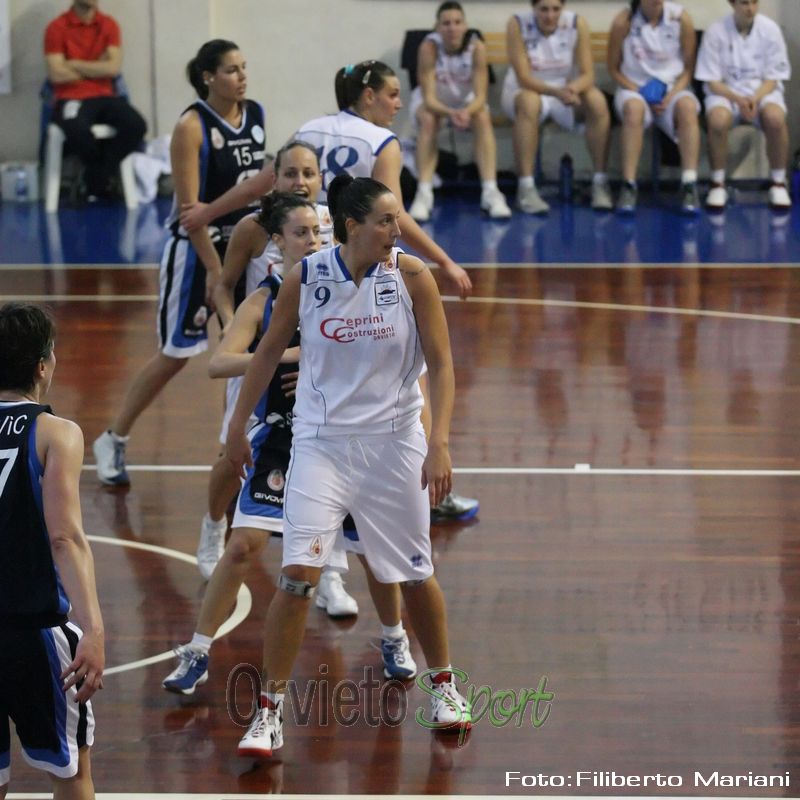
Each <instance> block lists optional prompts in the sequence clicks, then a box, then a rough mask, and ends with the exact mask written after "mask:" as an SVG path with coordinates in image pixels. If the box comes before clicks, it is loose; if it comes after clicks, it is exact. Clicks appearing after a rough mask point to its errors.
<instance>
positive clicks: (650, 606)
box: [0, 265, 800, 797]
mask: <svg viewBox="0 0 800 800" xmlns="http://www.w3.org/2000/svg"><path fill="white" fill-rule="evenodd" d="M472 275H473V280H474V281H475V285H476V299H475V302H472V301H471V302H468V303H461V302H456V301H452V300H450V301H448V302H447V306H446V308H447V314H448V319H449V322H450V329H451V336H452V339H453V346H454V357H455V363H456V377H457V384H458V393H457V402H456V411H455V416H454V425H453V434H452V451H453V455H454V462H455V464H456V466H457V467H458V468H459V469H460V470H461V472H460V474H458V475H457V480H456V487H457V490H458V491H459V492H460V493H462V494H466V495H470V496H475V497H479V498H480V500H481V512H480V516H479V519H478V520H476V521H473V522H471V523H468V524H464V525H447V526H439V527H437V528H436V529H435V530H434V534H433V545H434V553H435V558H436V566H437V572H438V576H439V580H440V582H441V584H442V586H443V588H444V591H445V593H446V596H447V601H448V610H449V619H450V635H451V642H452V652H453V659H454V665H455V666H456V667H458V668H460V669H461V670H463V671H464V672H466V673H468V675H469V678H468V684H472V685H474V686H475V687H481V686H484V685H485V686H489V687H491V690H492V691H493V692H495V693H499V692H501V691H506V692H515V693H519V692H520V690H522V689H534V690H535V689H537V688H542V687H545V686H546V690H547V691H550V692H552V693H553V699H552V702H551V703H549V704H545V703H540V705H539V706H538V709H537V711H538V717H537V722H541V721H542V718H543V717H546V719H544V722H543V724H541V725H539V726H538V727H536V726H535V725H534V724H532V720H531V706H530V705H529V706H528V708H527V712H526V714H525V716H524V718H522V719H519V718H515V719H513V720H512V721H510V722H509V723H508V724H507V725H505V726H503V727H500V726H497V725H493V724H492V723H491V722H490V720H489V719H488V718H483V719H481V720H480V721H479V722H478V723H477V725H476V726H475V729H474V730H473V733H472V735H471V737H470V738H469V740H468V741H467V742H466V743H465V745H464V746H462V747H458V746H456V745H457V743H456V742H453V741H448V740H441V739H439V738H436V737H434V736H432V735H431V734H430V733H429V732H428V731H427V730H425V729H424V728H423V727H422V726H420V725H419V724H417V723H416V722H415V720H414V714H415V712H416V710H417V708H420V707H423V708H425V709H427V703H428V699H427V697H425V695H424V694H423V693H422V692H421V690H420V689H419V688H416V687H409V689H408V691H407V693H405V692H399V691H394V692H388V691H386V690H384V692H383V694H382V695H381V694H380V692H379V691H378V689H373V690H372V691H366V690H365V691H362V692H361V705H360V706H350V707H349V708H346V709H345V710H349V711H350V712H352V711H353V709H354V708H355V709H357V710H358V711H359V712H360V713H361V715H360V718H359V719H358V720H357V721H355V723H354V724H352V725H343V724H337V723H336V721H335V720H334V719H333V712H332V710H331V708H330V698H332V697H333V696H334V691H333V688H334V686H336V684H337V683H340V682H341V681H343V680H347V679H349V680H352V681H355V682H359V681H361V680H362V679H364V677H365V668H366V667H371V668H373V669H374V670H375V672H376V673H378V666H379V654H378V652H377V651H376V650H375V649H374V646H373V644H374V641H375V639H376V637H377V634H378V631H379V627H378V621H377V617H376V615H375V612H374V610H373V609H372V608H371V606H370V602H369V599H368V595H367V591H366V583H365V579H364V575H363V572H362V571H361V570H360V568H359V566H358V565H357V564H355V563H354V564H353V565H352V572H351V575H350V577H349V580H348V588H349V589H350V590H351V591H352V593H353V595H354V596H355V597H356V598H357V599H358V602H359V605H360V608H361V612H360V614H359V616H358V618H357V619H356V620H354V621H349V622H335V621H332V620H330V619H328V618H327V617H326V616H325V615H324V614H323V613H322V612H320V611H318V610H317V609H312V611H311V613H310V615H309V624H308V631H307V635H306V640H305V645H304V648H303V650H302V654H301V657H300V659H299V661H298V663H297V665H296V669H295V675H294V677H295V678H296V680H297V681H298V683H299V684H300V685H301V686H302V687H305V681H306V680H307V679H309V678H315V679H316V680H317V681H318V683H317V689H318V692H317V694H316V695H315V696H314V699H313V702H312V703H311V708H310V714H309V719H308V722H307V724H306V725H301V724H299V722H298V719H297V717H298V715H297V713H294V712H292V711H290V712H289V714H288V722H287V725H286V731H285V733H286V745H285V747H284V748H283V750H281V751H280V755H279V757H276V758H275V759H273V760H272V761H271V762H268V763H263V764H260V765H256V764H254V763H253V762H252V761H249V760H241V759H239V758H237V756H236V742H237V740H238V738H239V737H240V735H241V733H242V729H241V728H240V727H237V726H236V725H235V724H234V722H233V721H232V720H231V717H230V715H229V710H228V707H227V706H228V704H229V703H228V701H229V700H230V692H228V693H227V695H228V696H227V700H226V686H227V682H228V677H229V674H230V673H231V672H232V670H234V669H235V668H236V666H237V665H239V664H248V663H249V664H254V665H257V664H259V662H260V646H261V635H262V628H261V624H262V620H263V617H264V610H265V606H266V604H267V603H268V602H269V599H270V597H271V595H272V593H273V591H274V588H273V586H274V581H275V579H276V576H277V575H278V566H279V563H280V562H279V558H280V542H279V540H276V539H273V540H272V542H271V544H270V547H269V548H268V550H267V554H266V556H265V558H264V560H263V564H262V565H261V567H260V568H259V569H257V570H255V571H254V572H253V574H252V575H251V576H250V577H249V579H248V580H247V586H248V588H249V590H250V592H251V593H252V610H251V611H250V613H249V615H247V617H246V618H245V619H244V621H242V622H241V624H239V625H238V626H237V627H236V628H235V629H234V630H233V631H232V632H231V633H230V634H228V635H227V636H225V637H224V638H223V639H221V640H220V641H219V642H218V643H217V644H216V645H215V647H214V649H213V651H212V671H211V678H210V680H209V682H208V683H207V684H206V685H205V686H204V687H201V688H200V689H199V690H198V691H197V693H196V695H195V696H194V697H192V698H187V699H179V698H176V697H175V696H174V695H170V694H167V693H165V692H164V691H163V690H162V689H161V686H160V682H161V679H162V678H163V677H164V676H165V675H166V673H167V672H168V671H169V670H170V669H171V661H168V660H166V661H160V662H158V663H155V664H151V665H149V666H140V667H134V668H130V669H125V670H124V671H119V672H116V673H115V674H110V675H109V676H108V677H107V679H106V682H105V683H106V688H105V690H104V691H103V692H102V693H101V694H100V695H99V696H98V697H97V699H96V702H95V711H96V716H97V740H96V745H95V747H94V749H93V756H92V758H93V766H94V774H95V781H96V785H97V788H98V790H99V791H101V792H141V793H144V794H149V793H155V792H173V793H178V792H185V793H193V792H209V793H211V792H215V793H226V796H230V795H231V794H237V793H239V794H248V793H252V794H256V793H267V792H270V791H272V792H285V793H294V794H298V795H309V794H367V795H370V796H378V795H389V794H396V793H402V794H428V793H430V794H456V795H469V794H489V795H505V794H509V793H516V794H525V793H529V794H559V795H574V794H587V795H614V794H645V795H654V794H659V795H664V794H673V795H704V796H728V797H730V796H745V795H750V796H754V795H757V796H781V795H783V796H795V795H796V794H797V791H798V787H799V786H800V703H799V702H798V681H799V679H800V591H799V590H800V586H799V585H798V581H799V580H800V570H799V568H798V565H800V558H799V556H800V536H799V535H798V534H799V532H800V455H799V454H800V415H798V408H800V368H799V365H800V328H799V327H798V325H800V287H799V283H798V277H800V276H799V275H798V273H797V272H795V271H792V270H791V269H788V268H775V269H769V268H758V267H756V268H744V269H734V268H731V269H727V268H724V267H716V268H705V267H697V268H695V267H693V266H691V265H684V266H677V267H672V268H652V267H651V268H647V269H640V268H637V267H635V266H627V267H622V268H614V267H609V268H586V269H579V268H572V269H557V268H529V269H505V268H493V267H491V266H490V267H488V268H484V269H479V270H475V271H474V272H473V273H472ZM156 281H157V273H156V272H155V271H153V270H147V269H144V270H138V269H124V270H97V269H94V270H82V269H68V270H47V269H37V268H27V269H24V270H20V271H14V270H8V271H5V272H3V273H2V274H0V295H3V296H6V297H8V296H11V295H14V296H25V297H33V298H37V299H38V298H40V297H41V296H42V295H48V296H49V297H50V298H51V302H50V305H51V307H52V308H53V309H54V311H55V315H56V317H57V320H58V324H59V338H58V341H57V346H56V354H57V357H58V364H59V365H58V369H57V372H56V379H55V383H54V388H53V391H52V394H51V398H50V399H51V403H52V405H53V406H54V408H55V409H56V411H57V412H58V413H60V414H63V415H64V416H67V417H72V418H74V419H76V420H77V421H78V422H79V423H80V424H81V425H82V427H83V429H84V432H85V436H86V440H87V445H89V444H90V443H91V440H92V439H93V438H94V437H95V436H96V435H97V434H98V433H99V432H100V431H101V430H102V428H103V426H104V425H106V424H107V423H108V421H109V420H110V417H111V415H112V414H113V412H114V409H115V408H116V406H117V404H118V403H119V402H120V399H121V397H122V396H123V393H124V391H125V388H126V386H127V383H128V381H129V379H130V378H131V377H132V375H133V374H134V373H135V371H136V370H137V369H138V367H139V366H140V365H141V364H142V363H143V362H144V361H145V360H146V359H147V358H148V357H149V356H150V355H151V354H152V352H153V351H154V347H155V330H154V300H153V298H154V296H155V294H156V292H157V286H156ZM70 296H72V297H78V298H80V297H84V298H86V299H69V297H70ZM205 365H206V359H205V358H197V359H194V360H193V361H192V362H191V363H190V365H189V366H188V367H187V368H186V369H185V370H184V372H183V373H182V374H181V375H180V376H179V377H178V378H177V379H176V380H175V381H174V383H173V384H172V385H171V386H170V387H168V389H167V390H166V392H165V393H164V394H163V396H162V397H160V398H159V399H158V400H157V401H156V402H155V404H154V405H153V407H152V408H151V409H150V410H149V411H148V412H147V413H146V414H145V416H144V417H143V418H142V419H141V420H140V422H139V424H138V425H137V427H136V428H135V430H134V435H133V436H132V439H131V444H130V447H129V461H130V463H131V464H133V465H134V466H135V467H137V469H136V471H134V472H133V473H132V478H133V485H132V487H131V488H130V490H128V491H114V490H108V489H105V488H101V487H100V486H99V485H98V484H97V482H96V479H95V475H94V472H93V470H87V471H86V472H85V474H84V478H83V481H82V501H83V512H84V522H85V527H86V530H87V532H88V533H90V534H92V535H93V536H96V537H109V538H111V539H112V540H115V541H116V542H118V543H120V544H122V545H125V546H122V547H119V546H114V545H113V543H109V542H106V541H102V539H101V540H98V541H96V542H95V544H94V545H93V547H94V552H95V556H96V559H97V562H98V568H97V573H98V581H99V588H100V594H101V601H102V605H103V609H104V613H105V618H106V626H107V630H108V664H109V666H110V667H124V666H125V665H129V664H130V663H131V662H136V661H138V660H140V659H147V658H149V657H153V656H157V655H158V654H162V653H165V652H167V651H169V649H170V648H171V647H173V646H175V645H176V644H178V643H181V642H184V641H186V640H187V639H188V638H189V637H190V635H191V633H192V630H193V623H194V619H195V615H196V613H197V609H198V607H199V602H200V599H201V597H202V593H203V583H202V582H201V580H200V578H199V575H198V573H197V570H196V567H195V566H194V565H193V564H191V563H187V562H186V561H183V560H180V559H179V558H178V557H176V556H179V554H181V553H188V554H192V553H193V552H194V548H195V544H196V538H197V532H198V525H199V520H200V517H201V515H202V513H203V511H204V508H205V505H204V504H205V492H206V481H207V472H205V471H203V468H204V467H205V466H207V465H208V464H210V463H211V462H212V460H213V458H214V456H215V452H216V445H215V442H216V437H217V434H218V426H219V420H220V408H221V387H220V386H218V385H215V384H213V383H212V382H211V381H210V380H209V379H208V378H206V377H205ZM91 462H92V456H91V451H90V448H89V447H88V446H87V463H88V464H91ZM140 543H145V544H149V545H155V546H157V548H163V549H144V550H143V549H140V548H138V547H136V545H139V544H140ZM414 648H415V649H414V653H415V656H416V657H417V659H418V661H420V663H421V662H422V657H421V653H420V652H419V648H418V647H417V646H416V644H414ZM325 680H327V682H328V684H327V690H328V697H329V702H328V703H324V702H323V703H320V694H321V693H323V689H324V681H325ZM545 682H546V683H545ZM380 685H382V684H379V686H380ZM247 689H248V686H247V682H246V681H239V683H238V684H237V698H238V702H239V708H240V709H241V710H242V711H243V712H244V711H246V710H247V707H248V703H249V700H250V697H249V694H248V691H247ZM301 691H302V690H301ZM301 697H302V695H301ZM323 699H324V698H323ZM510 704H511V700H510V699H507V700H506V705H507V707H508V705H510ZM295 711H298V710H297V709H296V710H295ZM337 711H338V709H337ZM367 712H372V713H373V715H378V716H382V717H383V719H384V723H383V724H378V725H375V724H371V723H370V720H368V719H366V715H367ZM403 713H405V721H404V722H403V723H402V724H400V725H391V724H389V723H390V722H391V719H389V718H390V717H392V718H393V719H397V718H399V717H402V716H403ZM326 717H327V724H326ZM372 723H374V720H372ZM12 760H13V763H12V788H13V790H14V791H16V792H35V791H44V790H46V789H47V781H46V780H44V779H43V778H42V776H41V775H40V774H37V773H35V772H34V771H32V770H31V769H29V768H28V767H27V766H25V765H24V763H23V762H22V760H21V758H20V757H19V753H18V751H16V750H15V751H14V753H13V755H12ZM507 772H512V773H517V774H519V775H520V776H537V777H536V778H535V780H536V785H535V786H531V784H530V778H529V779H528V782H527V784H526V786H525V787H524V788H523V787H522V784H521V782H517V783H512V784H511V785H510V786H507V784H506V773H507ZM595 773H596V774H595ZM609 773H616V774H617V776H629V777H630V776H633V777H637V776H638V777H639V778H640V779H643V778H644V776H655V775H659V774H660V775H661V776H663V779H664V781H666V780H667V776H670V778H669V779H670V781H671V784H670V785H669V786H667V787H666V788H664V787H660V788H659V787H656V786H654V785H653V784H650V785H649V786H648V787H647V788H643V787H634V786H629V787H627V788H626V787H624V786H622V787H617V788H609V786H608V783H604V781H609V780H611V781H613V780H614V778H613V776H611V775H609ZM714 773H717V774H718V776H724V775H731V774H734V775H736V774H738V775H745V776H747V775H748V773H751V774H752V775H751V777H752V776H772V777H773V785H772V786H767V787H764V786H759V785H758V783H756V784H755V785H753V786H750V785H748V783H747V782H740V785H739V786H738V787H737V786H730V785H726V783H725V782H724V780H723V782H722V783H719V784H715V783H713V780H712V779H713V774H714ZM787 773H788V777H787ZM698 775H700V776H702V780H699V782H698V778H697V776H698ZM774 778H781V779H782V782H783V783H784V785H783V786H781V785H779V784H777V782H776V781H775V780H774ZM617 780H618V779H617ZM654 780H655V779H654ZM707 780H709V781H712V782H710V783H708V784H706V783H705V781H707ZM543 781H546V782H545V783H543ZM786 783H788V785H786Z"/></svg>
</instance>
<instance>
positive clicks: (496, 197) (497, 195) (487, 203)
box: [481, 188, 511, 219]
mask: <svg viewBox="0 0 800 800" xmlns="http://www.w3.org/2000/svg"><path fill="white" fill-rule="evenodd" d="M481 211H485V212H486V213H487V214H488V215H489V218H490V219H508V218H509V217H510V216H511V209H510V208H509V207H508V203H506V198H505V196H504V195H503V193H502V192H501V191H500V190H499V189H496V188H492V189H486V190H485V191H484V192H482V193H481Z"/></svg>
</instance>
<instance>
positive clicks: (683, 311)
mask: <svg viewBox="0 0 800 800" xmlns="http://www.w3.org/2000/svg"><path fill="white" fill-rule="evenodd" d="M442 300H445V301H446V302H448V303H493V304H497V305H507V306H515V305H520V306H551V307H555V308H559V307H560V308H594V309H597V310H599V311H630V312H634V311H635V312H647V313H648V314H677V315H679V316H687V317H717V318H720V319H743V320H751V321H753V322H780V323H782V324H784V325H800V319H798V318H797V317H777V316H772V315H769V314H742V313H740V312H738V311H714V310H712V309H705V308H674V307H671V306H640V305H625V304H622V303H591V302H588V301H586V302H584V301H581V300H547V299H544V300H537V299H534V298H529V297H468V298H467V299H466V300H462V299H461V298H459V297H455V296H454V295H444V296H443V297H442Z"/></svg>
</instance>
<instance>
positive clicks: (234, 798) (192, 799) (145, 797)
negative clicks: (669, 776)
mask: <svg viewBox="0 0 800 800" xmlns="http://www.w3.org/2000/svg"><path fill="white" fill-rule="evenodd" d="M500 774H502V773H501V771H500V769H499V768H498V775H500ZM309 796H312V797H313V798H314V800H349V799H350V798H352V796H353V795H345V794H315V795H308V794H283V795H281V797H284V798H286V800H308V798H309ZM515 796H517V797H518V796H519V795H515ZM524 796H525V797H527V798H530V800H586V798H587V795H557V794H551V795H537V794H533V793H531V794H525V795H524ZM52 797H53V795H52V793H50V794H44V793H20V792H12V793H11V794H9V795H8V800H51V798H52ZM265 797H266V795H264V794H229V793H228V792H223V793H221V794H220V793H219V792H217V793H216V794H186V793H182V794H181V793H176V794H163V793H162V794H158V793H156V794H153V793H152V792H148V793H146V794H140V793H136V792H125V793H122V794H115V793H109V792H99V793H98V794H97V800H264V798H265ZM361 797H365V795H361ZM369 797H370V798H383V797H386V798H389V797H391V798H392V800H430V795H427V794H392V795H383V794H375V793H373V792H370V794H369ZM437 797H438V798H439V800H449V798H456V799H457V800H508V797H509V795H499V794H481V795H468V794H461V795H450V794H442V795H437ZM603 797H604V798H605V800H630V795H628V796H626V797H623V796H621V795H613V794H606V795H603ZM664 797H665V795H659V796H656V795H636V799H637V800H664ZM669 800H742V798H741V797H738V798H734V797H714V798H707V797H702V796H697V795H695V796H693V797H680V796H674V797H673V796H670V797H669ZM747 800H774V798H766V797H757V796H748V797H747Z"/></svg>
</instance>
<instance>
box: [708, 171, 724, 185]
mask: <svg viewBox="0 0 800 800" xmlns="http://www.w3.org/2000/svg"><path fill="white" fill-rule="evenodd" d="M711 183H718V184H719V185H720V186H724V185H725V170H724V169H715V170H713V171H712V173H711Z"/></svg>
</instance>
